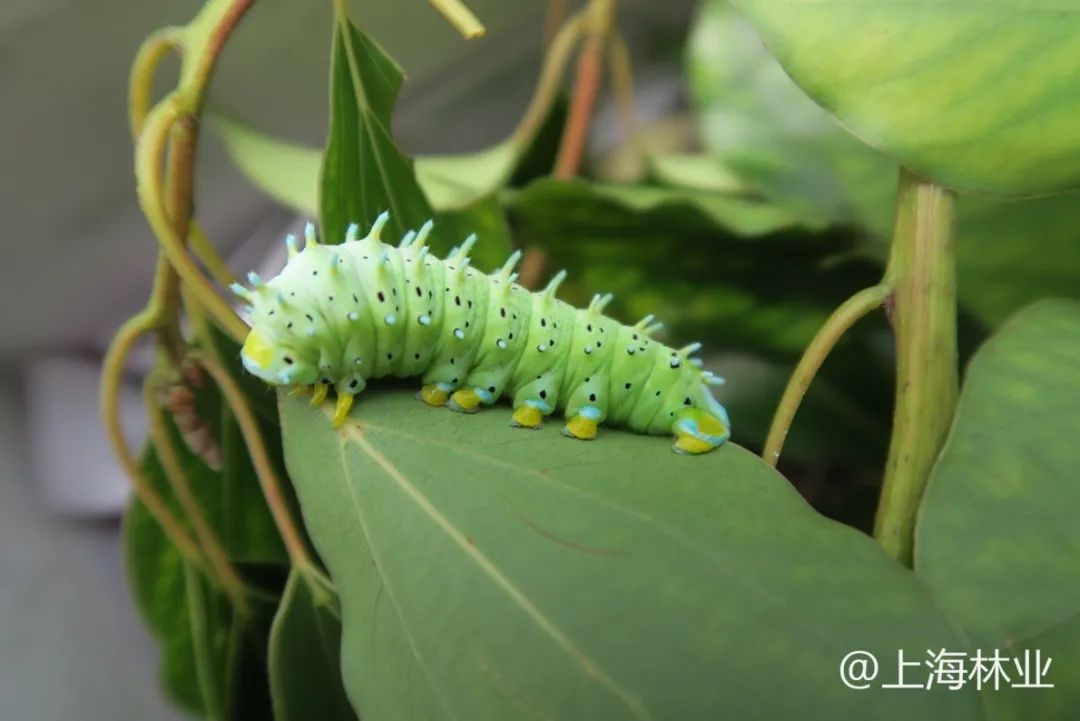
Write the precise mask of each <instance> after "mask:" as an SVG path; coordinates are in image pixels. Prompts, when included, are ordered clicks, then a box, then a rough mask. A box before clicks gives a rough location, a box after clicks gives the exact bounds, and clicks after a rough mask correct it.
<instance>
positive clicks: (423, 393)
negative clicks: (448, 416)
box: [419, 383, 450, 408]
mask: <svg viewBox="0 0 1080 721" xmlns="http://www.w3.org/2000/svg"><path fill="white" fill-rule="evenodd" d="M449 397H450V393H449V392H447V391H445V390H443V389H442V388H440V387H439V385H438V384H437V383H427V384H425V385H423V386H421V388H420V393H419V398H420V400H422V401H423V402H424V403H427V404H428V405H429V406H435V407H436V408H437V407H439V406H443V405H446V399H447V398H449Z"/></svg>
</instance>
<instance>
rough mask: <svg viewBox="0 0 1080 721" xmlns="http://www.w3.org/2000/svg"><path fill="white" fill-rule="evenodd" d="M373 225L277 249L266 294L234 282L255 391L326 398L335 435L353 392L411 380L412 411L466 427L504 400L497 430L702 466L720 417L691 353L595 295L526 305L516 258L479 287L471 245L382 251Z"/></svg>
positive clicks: (378, 228)
mask: <svg viewBox="0 0 1080 721" xmlns="http://www.w3.org/2000/svg"><path fill="white" fill-rule="evenodd" d="M388 219H389V215H388V214H387V213H383V214H382V215H380V216H379V217H378V219H377V220H376V221H375V223H374V224H373V226H372V228H371V230H370V231H369V232H368V234H367V235H366V236H365V237H363V238H361V237H360V236H359V228H358V227H357V226H356V225H352V226H350V227H349V229H348V231H347V233H346V238H345V242H344V243H343V244H340V245H324V244H321V243H320V242H319V240H318V238H317V237H316V234H315V229H314V226H313V225H311V224H308V226H307V229H306V231H305V240H306V242H305V245H304V247H303V249H302V250H300V249H299V248H298V247H297V240H296V238H295V237H294V236H291V235H290V236H289V237H287V238H286V240H285V242H286V245H287V246H288V261H287V263H286V264H285V267H284V268H283V269H282V271H281V272H280V273H279V274H278V275H277V276H276V277H274V278H273V279H272V280H269V281H266V282H264V281H263V279H262V278H260V277H259V276H258V275H257V274H255V273H250V274H248V281H249V283H250V285H251V287H250V288H248V287H245V286H243V285H239V284H234V285H233V286H232V290H233V291H234V292H235V293H236V294H237V295H239V296H241V297H242V298H244V299H245V300H246V301H247V302H248V304H249V305H248V313H249V317H250V320H251V331H250V332H249V334H248V336H247V338H246V340H245V342H244V345H243V348H242V351H241V358H242V361H243V364H244V366H245V368H247V370H248V371H249V372H251V373H253V374H254V375H256V376H258V377H259V378H261V379H263V380H264V381H266V382H267V383H270V384H273V385H280V386H296V387H312V390H313V392H314V397H313V400H312V402H313V405H318V404H321V403H322V402H323V401H325V400H326V397H327V395H328V392H329V390H330V388H331V386H332V387H333V388H334V389H335V391H336V395H337V402H336V408H335V412H334V415H333V421H332V424H333V427H335V428H339V427H340V426H341V425H342V424H343V423H344V421H345V418H346V416H347V415H348V413H349V410H350V409H351V407H352V403H353V399H354V398H355V397H356V396H357V395H358V394H360V393H361V392H362V391H363V390H364V388H365V386H366V385H367V382H368V380H370V379H373V378H382V377H386V376H394V377H402V378H405V377H413V376H420V377H421V379H422V381H421V384H422V385H421V389H420V392H419V394H418V396H419V398H420V399H422V400H423V401H424V402H426V403H428V404H429V405H432V406H443V405H445V406H447V407H449V408H451V409H452V410H455V411H459V412H465V413H472V412H475V411H477V410H479V409H480V407H481V406H487V405H491V404H493V403H495V402H496V401H497V400H499V399H500V398H501V397H504V396H507V397H509V398H510V399H511V400H512V403H513V416H512V425H514V426H519V427H522V428H539V427H540V426H541V424H542V422H543V419H544V418H545V417H546V416H548V415H551V414H552V413H554V412H555V411H556V410H562V411H563V414H564V417H565V425H564V427H563V429H562V432H563V434H564V435H567V436H569V437H572V438H578V439H583V440H590V439H593V438H595V437H596V435H597V426H598V425H599V424H601V423H608V424H610V425H613V426H620V427H625V428H629V429H631V430H634V431H637V432H641V433H646V434H651V435H667V434H669V433H670V434H673V435H674V438H675V441H674V445H673V450H675V451H676V452H678V453H687V454H697V453H705V452H707V451H709V450H712V449H713V448H715V447H717V446H719V445H720V444H722V443H723V442H724V441H726V440H727V439H728V437H729V436H730V428H731V425H730V422H729V420H728V414H727V411H726V410H725V409H724V407H723V406H722V405H721V404H720V403H719V402H718V401H717V400H716V399H715V398H714V397H713V395H712V392H711V391H710V388H709V386H710V385H716V384H719V383H722V382H723V380H722V379H720V378H718V377H716V376H714V375H713V374H711V373H709V372H707V371H703V370H701V368H700V366H701V362H700V361H699V360H698V359H697V358H692V357H691V356H692V354H693V353H695V352H696V351H697V350H698V349H700V347H701V344H700V343H693V344H691V345H689V346H686V347H685V348H682V349H680V350H675V349H673V348H669V347H668V346H666V345H664V344H662V343H660V342H658V341H656V340H654V339H653V338H652V334H653V333H654V332H655V331H656V330H658V329H659V328H660V327H661V325H662V324H659V323H653V318H652V316H647V317H646V318H644V319H642V320H641V321H640V322H638V323H637V324H635V325H632V326H628V325H623V324H620V323H618V322H617V321H615V320H612V319H611V318H608V317H606V316H605V315H604V314H603V311H604V308H605V306H606V305H607V304H608V303H609V302H610V301H611V298H612V296H611V295H610V294H605V295H596V296H594V297H593V299H592V302H591V303H590V304H589V306H588V307H587V308H584V309H578V308H574V307H573V306H571V305H570V304H568V303H566V302H564V301H561V300H558V299H556V297H555V293H556V290H557V289H558V287H559V284H560V283H561V282H562V281H563V279H564V278H565V277H566V272H565V271H560V272H559V273H558V274H556V275H555V277H554V278H553V279H552V280H551V282H550V283H549V284H548V285H547V287H546V288H544V289H543V290H541V291H538V292H530V291H528V290H526V289H525V288H524V287H522V286H521V285H519V284H517V283H515V279H516V277H517V274H516V273H514V272H513V269H514V266H515V265H516V264H517V262H518V260H520V257H521V252H520V251H517V252H515V253H514V254H513V255H511V257H510V258H509V259H508V260H507V261H506V264H505V265H503V266H502V268H501V269H499V270H498V271H496V272H494V273H492V274H490V275H486V274H484V273H481V272H480V271H478V270H476V269H474V268H472V267H471V266H470V264H469V255H468V254H469V250H470V249H471V247H472V245H473V243H474V242H475V240H476V236H475V234H474V235H471V236H469V237H468V238H467V239H466V240H465V241H464V243H462V245H461V246H460V247H457V248H455V249H453V250H451V251H450V253H449V254H448V255H447V257H446V258H444V259H442V260H440V259H438V258H436V257H434V256H433V255H432V254H431V253H430V252H429V248H428V246H427V244H426V242H425V241H426V238H427V237H428V235H429V233H430V232H431V229H432V222H431V221H428V222H427V223H426V224H425V225H424V226H423V227H422V228H420V230H419V231H409V232H408V233H407V234H406V235H405V237H404V238H403V239H402V240H401V242H400V244H399V245H398V246H397V247H393V246H391V245H389V244H386V243H384V242H383V241H382V240H381V238H380V235H381V232H382V229H383V227H384V226H385V224H386V222H387V220H388Z"/></svg>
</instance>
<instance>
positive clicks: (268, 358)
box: [241, 330, 274, 368]
mask: <svg viewBox="0 0 1080 721" xmlns="http://www.w3.org/2000/svg"><path fill="white" fill-rule="evenodd" d="M241 352H242V353H243V354H244V356H245V357H247V359H248V360H249V361H250V362H251V363H253V364H255V365H256V366H258V367H259V368H269V367H270V365H271V363H273V362H274V347H273V346H272V345H270V344H269V343H267V342H266V339H265V338H263V337H262V336H261V335H260V334H259V331H257V330H253V331H251V332H250V333H248V337H247V340H245V341H244V347H243V349H241Z"/></svg>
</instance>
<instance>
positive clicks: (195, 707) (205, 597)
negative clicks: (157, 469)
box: [122, 499, 276, 719]
mask: <svg viewBox="0 0 1080 721" xmlns="http://www.w3.org/2000/svg"><path fill="white" fill-rule="evenodd" d="M122 543H123V549H124V556H125V561H126V565H127V571H128V578H129V585H130V587H131V590H132V594H133V596H134V599H135V605H136V607H137V609H138V610H139V613H140V615H141V616H142V617H143V620H144V621H145V623H146V625H147V626H148V627H149V629H150V631H151V633H153V635H154V636H155V637H156V638H157V639H158V641H159V642H160V644H161V666H160V671H159V674H160V678H161V684H162V687H163V688H164V690H165V693H166V695H167V696H168V697H169V698H170V699H171V700H172V701H173V702H174V703H176V704H177V705H178V706H180V707H181V708H183V709H185V710H187V711H189V712H191V713H194V714H197V715H199V716H201V717H204V718H208V719H245V718H260V717H263V718H265V716H260V713H259V709H260V708H264V707H266V706H268V701H267V699H268V698H269V692H268V689H267V681H266V671H265V668H266V653H265V643H266V642H265V638H266V635H267V634H268V633H269V628H268V626H269V622H268V619H269V614H270V612H271V611H272V609H273V604H274V602H275V601H276V598H275V596H274V595H273V594H272V593H270V594H266V593H265V592H262V593H257V594H253V595H252V596H251V599H250V601H251V604H252V607H253V612H252V613H250V614H249V615H241V614H238V613H237V611H236V609H235V608H233V607H232V606H231V604H230V603H229V601H228V599H227V598H226V597H225V596H224V595H223V594H222V593H221V592H220V591H218V590H216V589H215V588H214V586H213V585H212V584H211V583H210V582H209V580H208V579H207V578H206V577H205V576H204V575H203V574H202V573H201V572H200V571H199V570H197V569H196V568H195V567H193V566H192V565H191V564H190V563H189V562H187V561H185V560H184V559H183V558H182V557H181V555H180V553H179V551H177V550H176V547H175V546H173V545H172V543H171V542H170V541H169V540H168V538H167V537H166V536H165V534H164V533H163V532H162V530H161V527H160V526H158V524H157V521H155V520H154V518H153V517H152V516H151V515H150V513H149V511H147V510H146V507H145V506H144V505H143V504H142V503H140V502H139V501H138V500H137V499H135V500H133V501H132V503H131V504H130V505H129V506H128V510H127V513H126V514H125V516H124V527H123V537H122Z"/></svg>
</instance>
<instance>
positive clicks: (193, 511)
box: [143, 374, 247, 608]
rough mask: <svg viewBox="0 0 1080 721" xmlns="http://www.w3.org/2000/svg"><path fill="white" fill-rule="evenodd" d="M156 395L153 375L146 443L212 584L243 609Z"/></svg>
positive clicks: (236, 581)
mask: <svg viewBox="0 0 1080 721" xmlns="http://www.w3.org/2000/svg"><path fill="white" fill-rule="evenodd" d="M157 391H158V384H157V381H156V379H155V377H154V375H153V374H151V375H150V376H149V377H148V378H147V379H146V382H145V383H144V384H143V404H144V406H145V408H146V422H147V426H148V429H149V431H150V441H151V443H153V445H154V450H156V451H157V457H158V460H159V461H160V462H161V468H162V469H163V470H164V471H165V478H166V479H167V480H168V481H169V486H170V487H171V488H172V490H173V493H174V494H175V495H176V500H177V501H179V502H180V507H181V508H182V509H183V510H184V514H185V516H186V517H187V519H188V521H189V522H190V523H191V527H192V529H193V530H194V531H195V538H196V539H197V540H198V543H199V547H200V548H201V549H202V552H203V554H205V556H206V559H207V563H208V565H209V567H210V570H211V572H212V573H213V575H214V578H215V580H217V582H218V583H219V584H221V587H222V588H223V589H224V590H225V593H226V594H227V595H228V596H229V598H230V599H231V600H232V602H233V604H234V605H236V606H237V607H240V608H243V607H245V606H246V605H247V600H246V598H245V587H244V582H243V580H242V579H241V578H240V575H239V574H238V573H237V572H236V569H235V568H234V567H233V565H232V562H231V561H230V560H229V554H228V553H227V552H226V551H225V548H224V546H222V544H221V541H220V539H218V537H217V534H216V533H214V530H213V529H212V528H211V527H210V523H209V521H207V520H206V515H205V514H204V513H203V511H202V507H201V506H200V505H199V501H198V500H197V499H196V498H195V494H194V493H193V492H192V490H191V483H190V479H189V478H188V475H187V472H186V471H184V465H183V463H181V462H180V457H179V456H178V455H177V453H176V448H175V447H174V445H173V439H172V438H171V437H170V433H169V429H168V427H167V426H166V425H165V419H164V417H163V416H162V413H161V406H160V404H159V403H158V399H157Z"/></svg>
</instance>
